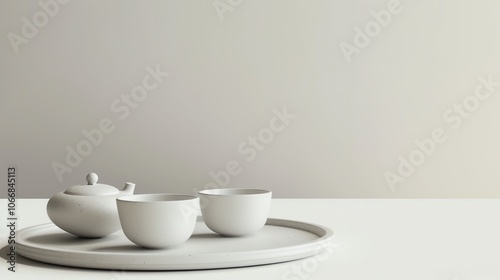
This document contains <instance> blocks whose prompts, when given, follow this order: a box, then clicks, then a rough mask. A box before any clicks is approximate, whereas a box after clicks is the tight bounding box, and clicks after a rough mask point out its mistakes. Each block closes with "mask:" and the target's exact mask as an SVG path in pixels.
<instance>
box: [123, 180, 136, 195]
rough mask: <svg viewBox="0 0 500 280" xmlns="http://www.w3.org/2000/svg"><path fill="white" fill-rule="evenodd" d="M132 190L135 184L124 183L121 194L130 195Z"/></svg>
mask: <svg viewBox="0 0 500 280" xmlns="http://www.w3.org/2000/svg"><path fill="white" fill-rule="evenodd" d="M134 190H135V184H134V183H130V182H127V183H125V187H124V188H123V190H122V193H123V194H125V195H132V194H134Z"/></svg>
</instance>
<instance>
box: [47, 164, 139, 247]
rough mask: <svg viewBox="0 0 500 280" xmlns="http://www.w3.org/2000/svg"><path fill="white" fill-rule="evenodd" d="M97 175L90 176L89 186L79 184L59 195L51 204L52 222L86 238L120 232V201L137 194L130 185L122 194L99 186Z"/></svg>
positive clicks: (111, 188) (51, 200)
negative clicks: (122, 197)
mask: <svg viewBox="0 0 500 280" xmlns="http://www.w3.org/2000/svg"><path fill="white" fill-rule="evenodd" d="M97 179H98V177H97V174H95V173H90V174H88V175H87V182H88V184H87V185H76V186H73V187H71V188H69V189H67V190H66V191H64V192H60V193H57V194H56V195H54V196H53V197H52V198H51V199H49V202H48V203H47V214H48V216H49V218H50V220H51V221H52V222H53V223H54V224H55V225H56V226H58V227H59V228H60V229H62V230H64V231H66V232H69V233H71V234H74V235H77V236H80V237H83V238H99V237H104V236H106V235H109V234H111V233H113V232H115V231H117V230H119V229H120V226H121V224H120V219H119V217H118V208H117V206H116V199H117V198H118V197H120V196H123V195H131V194H133V193H134V190H135V184H134V183H129V182H127V183H126V184H125V187H124V188H123V190H122V191H119V190H118V189H116V188H115V187H113V186H110V185H105V184H97Z"/></svg>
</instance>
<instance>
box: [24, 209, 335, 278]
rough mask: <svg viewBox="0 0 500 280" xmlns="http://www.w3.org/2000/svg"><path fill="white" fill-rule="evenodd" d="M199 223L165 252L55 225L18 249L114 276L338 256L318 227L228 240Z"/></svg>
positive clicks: (278, 228)
mask: <svg viewBox="0 0 500 280" xmlns="http://www.w3.org/2000/svg"><path fill="white" fill-rule="evenodd" d="M199 218H200V219H199V220H198V221H197V223H196V227H195V231H194V233H193V235H192V236H191V238H189V239H188V240H187V241H186V242H185V243H184V244H182V246H177V247H174V248H168V249H165V250H148V249H144V248H141V247H139V246H136V245H135V244H133V243H132V242H130V241H129V240H128V239H127V238H126V237H125V235H124V234H123V233H122V232H121V231H118V232H115V233H113V234H111V235H109V236H107V237H105V238H101V239H92V240H82V239H79V238H76V237H74V236H72V235H70V234H68V233H65V232H63V231H61V230H60V229H59V228H57V227H56V226H54V225H53V224H44V225H37V226H33V227H29V228H25V229H21V230H20V231H19V232H18V235H17V240H16V249H17V253H19V254H20V255H22V256H24V257H27V258H30V259H33V260H37V261H42V262H47V263H52V264H57V265H66V266H75V267H84V268H98V269H115V270H189V269H213V268H229V267H242V266H250V265H261V264H271V263H279V262H285V261H290V260H296V259H301V258H305V257H309V256H313V255H316V254H321V255H322V256H321V258H322V259H324V258H325V255H331V252H332V250H334V248H332V246H331V245H333V244H332V243H333V240H332V239H333V231H332V230H330V229H329V228H326V227H323V226H319V225H313V224H309V223H303V222H295V221H289V220H279V219H268V221H267V223H266V225H265V226H264V227H263V228H262V230H261V231H260V232H259V234H254V235H249V236H245V237H238V238H226V237H223V236H220V235H219V234H216V233H214V232H212V231H211V230H210V229H208V228H207V226H206V225H205V224H204V223H203V220H201V217H199ZM325 250H326V251H325ZM68 256H71V257H68ZM318 258H319V256H318ZM299 264H300V263H299ZM208 278H210V277H208Z"/></svg>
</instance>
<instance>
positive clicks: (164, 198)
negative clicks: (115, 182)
mask: <svg viewBox="0 0 500 280" xmlns="http://www.w3.org/2000/svg"><path fill="white" fill-rule="evenodd" d="M196 199H199V198H198V197H197V196H194V195H190V194H181V193H148V194H132V195H124V196H120V197H118V198H116V200H117V201H120V202H129V203H167V202H168V203H175V202H185V201H190V200H196Z"/></svg>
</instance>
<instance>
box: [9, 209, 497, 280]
mask: <svg viewBox="0 0 500 280" xmlns="http://www.w3.org/2000/svg"><path fill="white" fill-rule="evenodd" d="M46 203H47V200H46V199H21V200H18V204H17V213H18V215H17V216H18V226H19V228H25V227H28V226H33V225H37V224H42V223H47V222H50V220H49V218H48V217H47V215H46V212H45V205H46ZM0 209H1V213H3V215H2V218H3V219H4V222H3V223H4V224H5V225H4V226H2V227H1V229H0V248H3V249H2V252H1V254H2V256H1V258H0V260H1V262H2V265H1V266H0V279H71V280H77V279H86V280H87V279H92V280H97V279H106V280H133V279H231V280H242V279H258V280H262V279H297V280H298V279H300V280H305V279H370V280H378V279H381V280H382V279H383V280H392V279H398V280H402V279H404V280H413V279H418V280H424V279H425V280H434V279H439V280H465V279H471V280H476V279H496V280H498V279H500V219H498V216H499V214H500V200H493V199H491V200H490V199H482V200H476V199H474V200H466V199H462V200H424V199H421V200H399V199H387V200H386V199H274V200H273V204H272V209H271V214H270V217H273V218H281V219H292V220H299V221H306V222H311V223H316V224H320V225H324V226H327V227H330V228H331V229H332V230H333V231H334V232H335V238H334V247H335V248H333V251H331V254H330V255H327V256H328V257H327V258H322V259H321V260H317V259H314V258H308V259H303V260H297V261H293V262H287V263H280V264H273V265H264V266H256V267H247V268H234V269H221V270H201V271H165V272H163V271H162V272H144V271H143V272H136V271H109V270H90V269H79V268H70V267H63V266H56V265H49V264H44V263H39V262H34V261H30V260H27V259H25V258H22V257H21V256H18V263H17V267H16V269H17V272H15V273H13V272H10V271H8V270H7V267H8V266H7V263H6V261H5V259H4V258H5V254H6V250H5V246H6V245H7V236H8V235H7V234H8V229H7V227H6V224H7V203H6V200H5V199H1V200H0Z"/></svg>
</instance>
